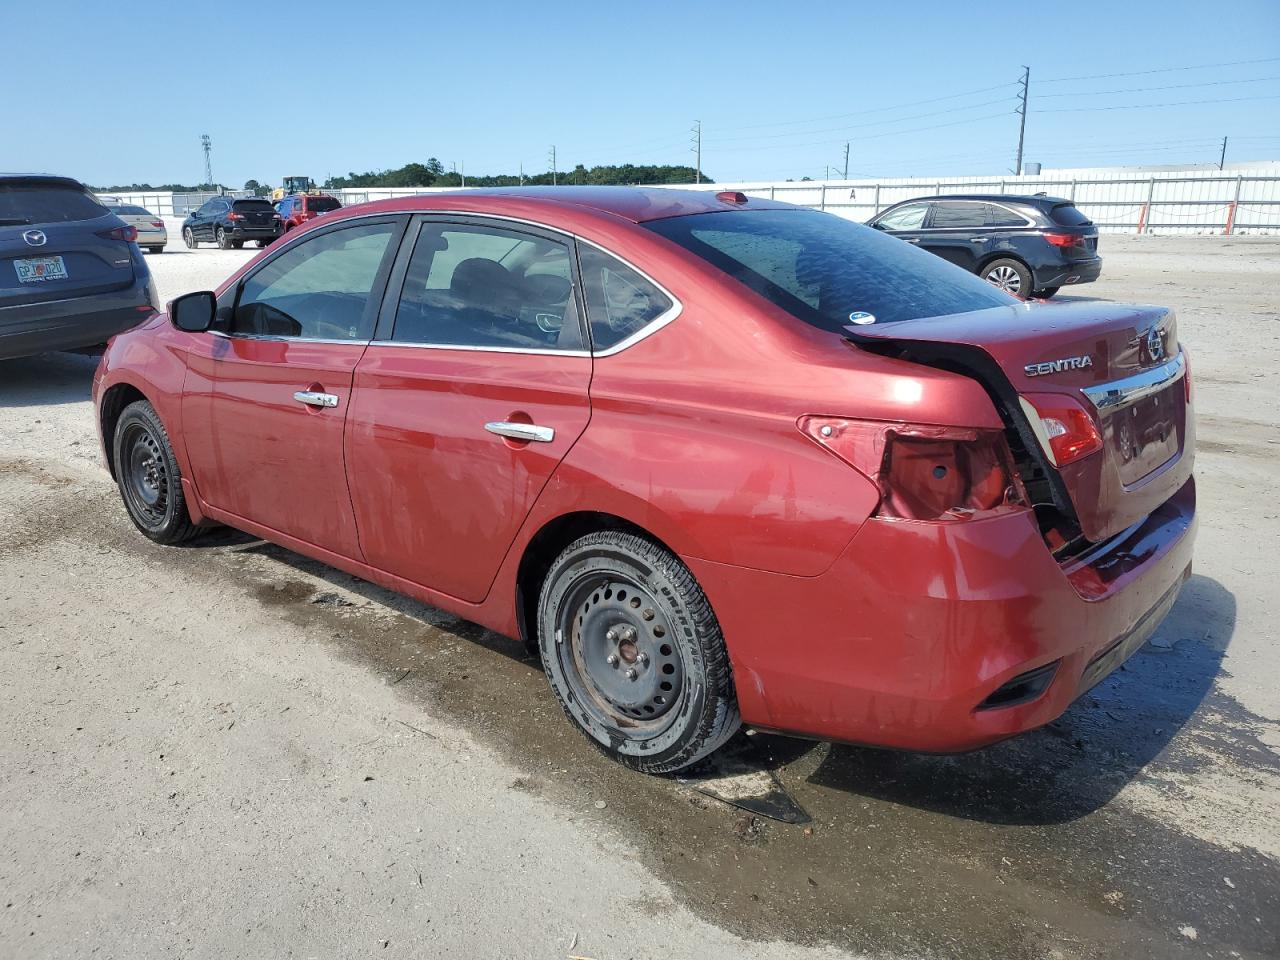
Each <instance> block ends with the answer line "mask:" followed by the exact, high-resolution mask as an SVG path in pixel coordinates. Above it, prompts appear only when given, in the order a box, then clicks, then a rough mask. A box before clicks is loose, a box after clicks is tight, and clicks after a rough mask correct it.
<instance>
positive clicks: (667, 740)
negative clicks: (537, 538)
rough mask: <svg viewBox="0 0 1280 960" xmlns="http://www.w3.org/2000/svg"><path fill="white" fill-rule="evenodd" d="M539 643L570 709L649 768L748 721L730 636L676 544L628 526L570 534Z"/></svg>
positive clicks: (701, 750)
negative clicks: (738, 693)
mask: <svg viewBox="0 0 1280 960" xmlns="http://www.w3.org/2000/svg"><path fill="white" fill-rule="evenodd" d="M538 644H539V649H540V652H541V654H542V663H543V666H544V667H545V668H546V673H547V679H548V680H549V681H550V683H551V688H552V690H553V691H554V692H555V695H556V697H557V699H559V701H560V705H561V706H562V707H563V708H564V711H565V713H566V714H567V715H568V716H569V719H571V720H572V721H573V722H574V723H575V724H576V725H577V726H578V727H579V728H580V729H581V730H582V731H583V732H584V733H585V734H586V735H587V736H588V738H590V739H591V740H592V741H593V742H594V743H595V744H596V746H598V747H599V748H600V749H601V750H603V751H604V752H605V753H607V754H609V755H611V756H613V757H614V758H615V759H617V760H619V761H620V762H622V763H624V764H626V765H627V766H629V767H632V768H634V769H636V770H641V771H644V772H645V773H671V772H673V771H676V770H681V769H683V768H685V767H688V766H690V765H691V764H693V763H696V762H697V761H698V760H700V759H702V758H703V757H705V756H707V755H708V754H710V753H712V752H713V751H714V750H716V749H717V748H718V747H720V746H721V745H722V744H723V743H724V742H725V741H726V740H728V739H729V738H730V737H731V736H732V735H733V734H734V732H735V731H736V730H737V729H738V727H739V726H740V724H741V718H740V716H739V713H738V703H737V699H736V698H735V696H734V688H733V676H732V673H731V671H730V667H729V657H728V653H727V652H726V650H725V645H724V637H723V635H722V634H721V632H720V625H719V623H718V622H717V621H716V618H715V614H714V613H713V612H712V610H711V605H710V604H709V603H708V602H707V598H706V595H705V594H704V593H703V592H702V589H701V588H700V587H699V586H698V583H697V581H696V580H694V578H693V574H691V573H690V572H689V570H688V568H687V567H685V565H684V564H683V563H681V562H680V560H679V559H678V558H677V557H676V556H675V555H673V554H672V553H671V552H670V551H668V550H666V549H664V548H662V547H660V546H658V545H657V544H654V543H652V542H650V541H648V540H645V539H643V538H642V537H638V536H635V535H632V534H628V533H621V532H618V531H602V532H600V533H593V534H589V535H587V536H585V537H582V538H581V539H579V540H577V541H575V542H574V543H572V544H571V545H570V546H569V547H568V548H567V549H566V550H565V551H564V552H563V553H561V554H560V556H559V557H557V558H556V560H555V562H554V563H553V564H552V565H551V569H550V571H549V572H548V573H547V577H546V580H545V581H544V582H543V586H542V592H541V596H540V597H539V601H538Z"/></svg>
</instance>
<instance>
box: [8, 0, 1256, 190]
mask: <svg viewBox="0 0 1280 960" xmlns="http://www.w3.org/2000/svg"><path fill="white" fill-rule="evenodd" d="M14 2H16V0H9V3H14ZM41 9H42V11H43V13H42V15H40V16H29V17H27V16H24V17H14V16H6V17H4V20H5V32H6V34H7V36H6V37H5V39H4V40H3V41H2V44H3V47H4V55H3V63H4V71H5V74H6V76H7V79H6V82H5V87H6V90H7V93H8V94H9V100H10V102H9V108H8V109H7V110H6V111H5V115H6V118H7V119H6V120H5V122H4V126H3V128H0V170H48V171H53V172H59V173H67V174H70V175H72V176H76V177H80V178H81V179H84V180H86V181H88V182H91V183H95V184H99V185H103V184H107V183H115V182H126V183H127V182H135V181H138V182H141V181H147V182H151V183H160V182H167V181H179V182H197V181H199V180H201V179H202V178H203V158H202V155H201V151H200V143H199V138H200V135H201V134H202V133H208V134H209V135H210V136H211V137H212V140H213V174H214V178H215V179H216V180H219V181H221V182H223V183H226V184H229V185H232V186H239V185H240V184H242V183H243V182H244V181H245V180H246V179H248V178H250V177H252V178H255V179H258V180H261V181H263V182H270V183H279V181H280V177H281V176H282V175H284V174H287V173H300V174H307V175H310V176H313V177H315V178H317V179H323V178H324V177H326V176H328V175H330V174H343V173H346V172H347V171H350V170H355V171H364V170H369V169H383V168H386V167H396V166H400V165H402V164H404V163H407V162H410V161H423V160H425V159H427V158H428V157H431V156H434V157H438V158H439V159H440V160H442V161H444V163H445V166H446V167H449V166H450V165H451V164H454V163H456V164H458V165H459V166H464V167H465V170H466V172H468V173H471V174H476V173H487V172H495V173H497V172H503V173H506V172H514V171H516V170H517V169H518V168H519V166H520V165H521V164H523V165H524V169H525V170H526V171H542V170H546V169H548V166H549V164H548V151H549V149H550V147H551V145H552V144H554V145H555V146H556V152H557V157H558V164H557V166H558V167H559V168H560V169H562V170H563V169H566V168H567V167H571V166H572V165H573V164H574V163H583V164H586V165H587V166H591V165H593V164H597V163H620V162H628V161H630V162H636V163H641V162H646V163H689V164H691V163H692V153H691V152H690V149H689V143H690V140H691V134H690V128H691V127H692V126H693V123H694V121H695V120H699V119H700V120H701V121H702V126H703V158H702V165H703V169H704V170H706V171H707V173H708V174H709V175H710V176H712V177H715V178H716V179H717V180H721V181H728V180H741V179H783V178H787V177H792V178H796V179H799V178H800V177H804V176H809V177H815V178H817V177H821V176H823V175H824V173H825V172H826V168H827V167H828V166H830V167H832V169H839V168H840V167H841V166H842V165H843V150H844V141H845V140H846V139H847V140H849V141H851V143H852V146H851V149H850V160H849V171H850V175H851V176H854V175H876V176H907V175H928V174H943V175H952V174H962V173H998V172H1001V171H1005V170H1008V169H1009V168H1011V167H1012V164H1013V155H1014V150H1015V147H1016V143H1017V133H1018V118H1017V116H1016V115H1015V114H1014V113H1013V108H1014V106H1015V94H1016V92H1017V86H1016V83H1015V81H1016V80H1017V79H1018V77H1019V76H1020V75H1021V67H1022V65H1023V64H1027V65H1029V66H1030V67H1031V113H1030V115H1029V117H1028V126H1027V147H1026V158H1027V159H1028V160H1034V161H1040V162H1042V163H1044V165H1045V166H1046V167H1049V166H1083V165H1103V164H1106V165H1111V164H1124V163H1144V162H1168V163H1173V162H1206V161H1210V160H1216V159H1217V156H1218V148H1217V146H1216V145H1215V144H1216V143H1217V142H1220V139H1221V137H1222V136H1224V135H1228V136H1230V137H1231V140H1230V143H1229V144H1228V153H1227V159H1228V161H1232V160H1236V161H1239V160H1253V159H1274V158H1280V2H1278V0H1256V2H1239V3H1234V2H1216V3H1206V2H1203V0H1201V2H1185V3H1180V2H1174V0H1165V2H1158V3H1147V2H1132V3H1128V2H1112V3H1107V4H1070V5H1065V6H1064V5H1044V4H1015V5H1014V6H1012V7H1009V6H1008V5H1005V6H1003V7H1002V6H999V5H997V6H994V7H993V6H991V5H989V4H987V5H974V6H972V7H971V8H970V9H965V8H964V7H963V5H961V6H957V5H956V4H954V3H938V4H934V3H927V2H909V0H900V2H898V3H894V4H883V3H881V4H874V5H872V4H866V5H863V4H854V3H810V2H804V0H792V2H789V3H785V4H784V3H778V2H769V3H762V2H754V0H738V2H732V3H731V2H724V3H690V2H685V3H678V4H677V3H665V2H650V3H638V2H631V3H626V4H621V3H608V2H598V0H597V2H589V3H578V2H573V0H562V2H559V3H555V4H533V3H528V2H522V3H506V2H488V3H449V4H433V3H408V2H404V3H395V2H379V0H366V2H364V3H359V4H354V3H349V2H346V3H335V2H328V0H317V2H311V3H302V4H290V5H286V4H275V3H270V2H267V3H262V2H259V3H239V2H223V3H218V2H208V3H201V4H188V3H173V2H156V3H142V2H138V3H129V2H121V3H113V4H111V5H109V6H108V5H102V4H99V3H79V4H78V3H64V4H59V5H57V6H56V7H55V6H54V5H53V4H49V5H46V6H45V7H43V8H41ZM55 10H56V11H57V15H50V14H51V13H53V12H54V11H55ZM108 11H109V12H110V16H107V15H106V14H107V13H108ZM277 11H278V12H277ZM286 11H293V12H292V13H290V12H286ZM1240 61H1256V62H1250V63H1241V62H1240ZM1224 64H1231V65H1224ZM1210 65H1213V66H1210ZM1189 67H1190V68H1194V69H1188V68H1189ZM1169 68H1177V69H1169ZM1146 71H1158V72H1146ZM1116 74H1121V75H1119V76H1107V75H1116ZM1076 77H1086V78H1092V79H1079V80H1077V79H1065V78H1076ZM17 78H22V79H21V80H18V79H17ZM15 95H16V97H17V98H18V100H19V105H18V106H17V107H15V106H14V103H13V98H14V97H15ZM943 98H945V99H943ZM22 100H26V105H25V106H23V105H22V104H21V101H22ZM1188 101H1212V102H1200V103H1189V102H1188ZM1140 104H1173V105H1171V106H1151V107H1143V108H1140V109H1133V108H1132V107H1133V105H1140ZM1104 107H1105V108H1117V107H1118V108H1121V109H1102V108H1104ZM1048 111H1053V112H1048Z"/></svg>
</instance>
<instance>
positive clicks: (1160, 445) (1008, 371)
mask: <svg viewBox="0 0 1280 960" xmlns="http://www.w3.org/2000/svg"><path fill="white" fill-rule="evenodd" d="M848 331H849V338H850V339H852V340H853V341H854V342H856V343H858V344H859V345H861V346H864V347H867V348H869V349H874V350H877V351H878V352H893V353H895V354H897V355H899V356H902V357H904V358H905V359H915V360H918V361H919V362H923V363H928V364H930V365H935V366H949V367H952V368H958V369H962V370H964V371H965V372H968V373H970V374H971V375H973V376H975V377H976V378H977V379H979V380H981V381H982V382H983V384H984V386H986V387H987V389H988V391H989V392H990V393H991V394H992V396H993V398H994V399H995V401H996V403H997V405H998V406H999V407H1000V408H1001V410H1002V414H1003V415H1004V416H1005V418H1006V420H1007V421H1009V422H1010V423H1011V425H1012V426H1013V427H1015V428H1018V431H1019V433H1020V435H1021V436H1022V437H1023V438H1024V439H1026V440H1027V443H1026V446H1027V448H1028V451H1029V452H1030V453H1032V454H1033V455H1034V459H1036V460H1038V461H1039V466H1040V467H1041V468H1042V469H1043V470H1044V472H1045V474H1046V479H1047V481H1048V485H1049V487H1050V488H1052V491H1053V494H1054V499H1055V500H1059V501H1060V500H1061V499H1063V497H1065V498H1066V499H1068V500H1069V508H1070V509H1071V510H1073V511H1074V514H1075V518H1076V520H1077V522H1078V526H1079V531H1080V533H1081V534H1083V536H1084V537H1085V538H1086V539H1087V540H1089V541H1091V542H1095V543H1096V542H1098V541H1100V540H1105V539H1107V538H1109V537H1112V536H1114V535H1116V534H1118V533H1120V532H1122V531H1123V530H1125V529H1127V528H1128V527H1130V526H1132V525H1133V524H1135V523H1137V522H1138V521H1140V520H1142V519H1143V518H1145V517H1146V516H1147V515H1148V514H1150V513H1151V512H1152V511H1153V510H1155V509H1156V508H1157V507H1158V506H1160V504H1162V503H1164V502H1165V501H1166V500H1167V499H1169V497H1171V496H1173V494H1174V493H1175V492H1177V490H1178V489H1179V488H1181V486H1182V485H1183V484H1184V483H1185V482H1186V480H1187V478H1188V477H1189V476H1190V474H1191V469H1192V459H1193V449H1194V440H1193V436H1194V423H1193V420H1192V417H1191V415H1190V411H1189V409H1188V403H1187V396H1186V392H1185V384H1184V382H1183V379H1184V377H1185V374H1186V368H1185V359H1184V357H1183V355H1182V351H1181V347H1180V346H1179V343H1178V335H1177V321H1176V318H1175V316H1174V314H1173V311H1171V310H1169V309H1167V308H1165V307H1155V306H1129V305H1122V304H1111V303H1100V302H1082V303H1070V304H1018V305H1015V306H1008V307H996V308H992V309H989V310H980V311H975V312H972V313H964V314H955V315H951V316H944V317H935V318H930V319H924V320H908V321H902V322H899V323H886V324H873V325H869V326H859V327H850V328H848ZM1029 394H1051V395H1052V394H1057V395H1063V396H1068V397H1070V398H1072V399H1074V400H1076V401H1079V402H1081V403H1082V404H1083V405H1084V407H1085V409H1086V411H1087V412H1088V413H1089V415H1090V416H1091V417H1092V418H1093V420H1094V423H1095V425H1096V426H1097V428H1098V431H1099V433H1100V435H1101V437H1102V448H1101V449H1100V450H1098V451H1097V452H1095V453H1093V454H1091V455H1089V456H1086V457H1084V458H1083V459H1080V460H1077V461H1075V462H1073V463H1069V464H1066V465H1063V466H1061V467H1059V466H1058V465H1057V464H1055V463H1054V462H1053V459H1052V454H1051V453H1049V452H1048V444H1047V442H1046V441H1045V439H1044V430H1043V428H1042V426H1041V425H1040V424H1039V423H1038V422H1035V419H1033V418H1035V413H1034V409H1033V408H1031V407H1030V406H1029V405H1028V404H1027V403H1026V402H1025V401H1024V400H1023V399H1022V398H1023V397H1025V396H1026V395H1029ZM1028 427H1029V428H1030V434H1034V438H1032V436H1031V435H1030V434H1028V432H1027V429H1026V428H1028ZM1031 448H1034V449H1031ZM1028 488H1029V489H1031V488H1032V485H1031V484H1028ZM1058 505H1059V507H1066V506H1067V505H1066V504H1062V503H1059V504H1058Z"/></svg>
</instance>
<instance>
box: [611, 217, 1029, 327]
mask: <svg viewBox="0 0 1280 960" xmlns="http://www.w3.org/2000/svg"><path fill="white" fill-rule="evenodd" d="M645 226H646V227H648V228H649V229H650V230H653V231H654V232H655V233H659V234H661V235H662V236H664V237H666V238H667V239H668V240H671V241H673V242H675V243H677V244H679V245H680V246H682V247H684V248H685V249H686V250H688V251H690V252H691V253H693V254H695V255H696V256H699V257H701V258H702V259H704V260H706V261H707V262H709V263H710V264H711V265H712V266H715V267H717V268H719V269H720V270H722V271H724V272H725V273H726V274H728V275H729V276H730V277H733V278H734V279H735V280H737V281H739V282H741V283H743V284H744V285H746V286H747V287H749V288H750V289H752V290H754V291H755V292H756V293H758V294H759V295H760V296H762V297H764V298H765V299H766V300H769V301H770V302H772V303H773V304H775V305H776V306H778V307H780V308H782V309H783V310H785V311H787V312H788V313H790V314H792V315H793V316H795V317H798V318H799V319H801V320H803V321H805V322H806V323H810V324H812V325H813V326H816V327H820V328H821V329H823V330H829V331H831V332H833V333H843V332H844V330H845V328H846V327H847V326H848V325H849V324H850V323H851V322H857V323H868V322H874V323H888V322H893V321H898V320H913V319H919V318H923V317H937V316H942V315H944V314H950V313H964V312H967V311H970V310H981V309H983V308H986V307H996V306H1007V305H1009V304H1012V303H1015V302H1016V301H1015V300H1014V299H1013V298H1012V297H1010V296H1009V295H1008V294H1006V293H1002V292H1001V291H999V290H997V289H996V288H995V287H993V286H991V284H989V283H987V282H986V281H985V280H981V279H979V278H978V277H976V276H974V275H973V274H972V273H969V272H968V271H967V270H962V269H960V268H959V267H957V266H955V265H954V264H951V263H948V262H947V261H946V260H943V259H942V258H941V257H936V256H934V255H933V254H931V253H927V252H925V251H924V250H920V249H919V248H917V247H913V246H912V245H911V244H909V243H903V242H902V241H901V240H899V239H897V238H896V237H893V236H889V235H887V234H883V233H879V232H877V231H875V230H872V229H870V228H869V227H865V226H863V225H862V224H858V223H854V222H853V221H851V220H845V219H842V218H840V217H837V216H834V215H833V214H829V213H818V212H816V211H810V210H794V211H793V210H756V211H750V212H747V211H742V212H725V213H700V214H694V215H692V216H684V217H671V218H669V219H665V220H653V221H650V222H649V223H646V224H645ZM850 314H856V315H857V319H856V321H855V320H853V318H851V317H850ZM593 324H594V321H593ZM593 329H594V325H593Z"/></svg>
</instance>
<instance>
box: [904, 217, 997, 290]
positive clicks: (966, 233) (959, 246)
mask: <svg viewBox="0 0 1280 960" xmlns="http://www.w3.org/2000/svg"><path fill="white" fill-rule="evenodd" d="M987 206H988V205H987V204H985V203H983V202H982V201H980V200H937V201H934V204H933V212H932V213H931V214H930V215H929V222H928V224H927V226H928V229H927V230H925V231H924V232H923V233H921V234H920V247H921V249H923V250H928V251H929V252H930V253H932V254H936V255H937V256H939V257H941V258H942V259H943V260H950V261H951V262H952V263H954V264H955V265H956V266H957V267H963V268H964V269H966V270H968V271H969V272H970V273H972V272H973V271H974V270H975V269H976V267H977V265H978V259H979V257H980V256H981V255H982V254H983V253H985V251H986V249H987V247H988V246H989V243H988V240H989V237H990V235H991V233H992V231H991V229H990V228H989V227H988V226H987V217H986V211H987Z"/></svg>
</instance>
